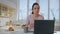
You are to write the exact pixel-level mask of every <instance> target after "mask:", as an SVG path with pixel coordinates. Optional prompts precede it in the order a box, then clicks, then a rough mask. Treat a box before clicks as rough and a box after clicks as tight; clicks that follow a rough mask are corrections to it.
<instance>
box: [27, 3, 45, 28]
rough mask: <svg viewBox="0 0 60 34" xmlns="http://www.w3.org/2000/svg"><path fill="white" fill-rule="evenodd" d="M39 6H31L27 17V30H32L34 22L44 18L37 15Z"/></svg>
mask: <svg viewBox="0 0 60 34" xmlns="http://www.w3.org/2000/svg"><path fill="white" fill-rule="evenodd" d="M39 9H40V6H39V4H38V3H34V4H33V5H32V14H31V15H29V16H28V17H27V25H28V28H29V29H31V28H34V20H44V17H43V16H42V15H40V14H39Z"/></svg>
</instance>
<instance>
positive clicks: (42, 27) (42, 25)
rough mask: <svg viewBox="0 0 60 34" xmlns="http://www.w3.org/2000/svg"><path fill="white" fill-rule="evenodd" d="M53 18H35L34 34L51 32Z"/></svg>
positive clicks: (52, 29) (48, 33)
mask: <svg viewBox="0 0 60 34" xmlns="http://www.w3.org/2000/svg"><path fill="white" fill-rule="evenodd" d="M53 33H54V20H35V23H34V34H53Z"/></svg>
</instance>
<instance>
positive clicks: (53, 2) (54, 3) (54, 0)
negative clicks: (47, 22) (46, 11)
mask: <svg viewBox="0 0 60 34" xmlns="http://www.w3.org/2000/svg"><path fill="white" fill-rule="evenodd" d="M52 12H53V14H54V17H55V19H56V20H59V0H50V17H49V18H50V19H53V14H52Z"/></svg>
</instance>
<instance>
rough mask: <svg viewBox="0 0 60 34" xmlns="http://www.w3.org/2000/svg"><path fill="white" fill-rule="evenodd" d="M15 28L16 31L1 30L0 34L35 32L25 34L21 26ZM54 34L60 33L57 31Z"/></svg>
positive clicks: (4, 28)
mask: <svg viewBox="0 0 60 34" xmlns="http://www.w3.org/2000/svg"><path fill="white" fill-rule="evenodd" d="M14 28H15V30H14V31H9V30H8V29H6V27H3V28H2V29H0V34H33V32H29V33H24V29H22V28H20V26H15V27H14ZM54 34H60V31H55V33H54Z"/></svg>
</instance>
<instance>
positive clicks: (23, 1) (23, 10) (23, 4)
mask: <svg viewBox="0 0 60 34" xmlns="http://www.w3.org/2000/svg"><path fill="white" fill-rule="evenodd" d="M19 8H20V11H19V20H20V19H26V17H27V0H20V7H19Z"/></svg>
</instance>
